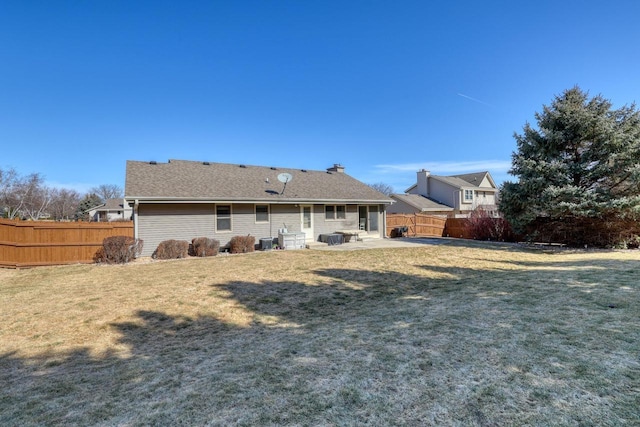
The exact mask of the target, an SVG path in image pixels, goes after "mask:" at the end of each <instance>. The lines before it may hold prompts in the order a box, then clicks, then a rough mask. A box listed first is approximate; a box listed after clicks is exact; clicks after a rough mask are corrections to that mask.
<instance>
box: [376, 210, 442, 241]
mask: <svg viewBox="0 0 640 427" xmlns="http://www.w3.org/2000/svg"><path fill="white" fill-rule="evenodd" d="M446 221H447V219H446V218H443V217H439V216H435V215H424V214H387V230H386V233H387V234H386V235H387V236H388V237H389V236H391V232H392V231H393V229H394V228H396V227H407V229H408V231H407V236H411V237H442V235H443V234H442V233H443V231H444V228H445V223H446Z"/></svg>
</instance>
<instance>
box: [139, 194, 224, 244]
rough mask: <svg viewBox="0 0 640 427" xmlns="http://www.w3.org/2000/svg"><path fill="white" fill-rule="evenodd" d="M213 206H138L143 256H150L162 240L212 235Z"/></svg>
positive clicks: (213, 221)
mask: <svg viewBox="0 0 640 427" xmlns="http://www.w3.org/2000/svg"><path fill="white" fill-rule="evenodd" d="M214 224H215V217H214V206H213V204H168V205H164V204H158V205H155V204H153V205H152V204H149V205H145V204H141V205H140V206H139V208H138V237H139V238H140V239H142V240H143V241H144V245H143V250H142V256H150V255H151V254H153V252H154V251H155V250H156V249H157V248H158V245H159V244H160V242H162V241H164V240H170V239H175V240H187V241H189V242H191V240H192V239H194V238H196V237H210V236H211V235H212V234H213V231H214Z"/></svg>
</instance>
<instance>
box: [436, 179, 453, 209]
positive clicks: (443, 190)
mask: <svg viewBox="0 0 640 427" xmlns="http://www.w3.org/2000/svg"><path fill="white" fill-rule="evenodd" d="M429 190H430V193H429V196H430V197H431V198H432V199H434V200H437V201H438V202H440V203H442V204H443V205H447V206H451V207H452V208H455V209H460V190H458V189H457V188H455V187H452V186H451V185H448V184H445V183H444V182H442V181H438V180H436V179H432V180H430V182H429Z"/></svg>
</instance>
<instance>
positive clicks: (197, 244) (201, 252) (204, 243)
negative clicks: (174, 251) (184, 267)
mask: <svg viewBox="0 0 640 427" xmlns="http://www.w3.org/2000/svg"><path fill="white" fill-rule="evenodd" d="M191 247H192V255H193V256H216V255H218V250H219V249H220V242H219V241H217V240H215V239H210V238H208V237H196V238H195V239H193V240H192V241H191Z"/></svg>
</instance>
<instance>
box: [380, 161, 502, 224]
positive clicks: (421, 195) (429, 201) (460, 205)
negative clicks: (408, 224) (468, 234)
mask: <svg viewBox="0 0 640 427" xmlns="http://www.w3.org/2000/svg"><path fill="white" fill-rule="evenodd" d="M497 192H498V188H497V187H496V184H495V182H494V181H493V178H492V177H491V174H490V173H489V172H487V171H484V172H476V173H468V174H463V175H450V176H441V175H432V174H431V173H430V172H429V171H427V170H424V169H422V170H420V171H418V173H417V179H416V183H415V184H413V185H412V186H411V187H409V188H407V189H406V190H405V194H392V195H391V196H390V197H391V198H392V199H393V200H395V202H396V203H394V204H393V205H392V206H391V207H390V208H389V209H388V213H428V214H431V215H440V216H448V217H455V218H466V217H468V216H469V214H470V213H471V212H472V211H473V210H474V209H476V208H477V207H482V208H483V209H485V210H487V211H489V212H491V213H492V214H494V215H498V208H497V206H496V194H497Z"/></svg>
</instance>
